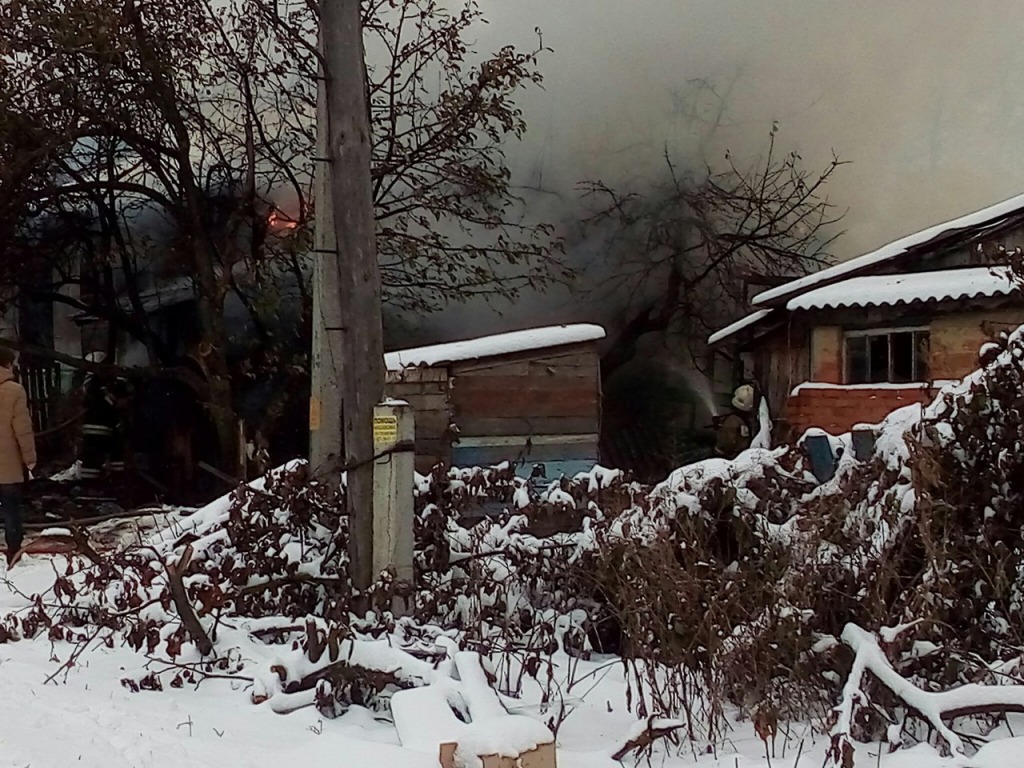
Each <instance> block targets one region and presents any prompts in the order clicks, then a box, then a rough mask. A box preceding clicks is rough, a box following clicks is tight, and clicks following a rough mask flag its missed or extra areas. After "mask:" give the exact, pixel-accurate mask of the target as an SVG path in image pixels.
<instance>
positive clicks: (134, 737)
mask: <svg viewBox="0 0 1024 768" xmlns="http://www.w3.org/2000/svg"><path fill="white" fill-rule="evenodd" d="M64 565H65V563H64V562H63V560H62V559H61V558H59V557H57V558H53V559H52V560H51V559H50V558H44V557H27V558H26V559H25V560H23V561H22V563H21V564H19V565H18V566H17V567H16V568H15V569H14V570H13V571H12V572H11V573H10V574H6V573H4V574H3V576H4V578H3V580H0V613H6V612H8V611H11V610H16V609H19V608H22V607H24V606H25V605H26V603H27V600H28V598H27V596H28V595H30V594H33V593H43V594H45V592H46V591H47V589H48V588H49V586H50V585H51V584H52V582H53V578H54V573H55V571H59V570H61V569H62V567H63V566H64ZM8 577H9V578H8ZM71 650H72V646H71V645H69V644H67V643H63V642H57V643H53V644H51V643H50V642H49V641H47V640H46V639H38V640H34V641H23V642H17V643H10V644H4V645H0V768H15V767H17V768H23V767H24V766H53V767H55V768H59V767H60V766H80V767H81V768H122V767H123V768H129V767H130V768H145V767H149V766H153V767H157V766H173V767H174V768H212V767H216V768H230V767H232V766H253V765H281V764H287V763H288V762H295V761H301V764H302V765H303V766H306V767H307V768H317V767H318V766H325V767H326V766H331V767H332V768H334V767H336V766H340V765H353V766H355V765H373V766H374V768H428V767H429V768H436V766H437V765H438V763H437V760H436V756H435V755H434V754H432V753H431V752H430V751H429V749H427V750H424V748H423V746H422V744H419V745H415V746H416V747H418V748H413V749H409V748H403V747H402V746H400V744H399V740H398V735H397V731H396V729H395V727H394V726H393V725H392V723H391V722H390V721H389V719H388V718H387V717H386V716H384V715H381V714H375V713H371V712H369V711H368V710H364V709H359V708H355V709H352V710H350V711H349V712H348V713H347V714H346V715H344V716H343V717H340V718H338V719H335V720H325V719H323V718H322V717H321V716H320V715H319V714H318V713H317V712H316V710H315V709H312V708H307V709H303V710H299V711H297V712H294V713H292V714H289V715H278V714H275V713H274V712H272V711H271V709H270V707H269V706H267V705H260V706H257V705H253V704H252V703H251V701H250V697H249V693H250V689H249V687H248V686H249V683H247V682H245V681H237V680H236V681H229V680H216V679H211V680H207V681H205V682H203V683H202V684H201V685H200V686H199V687H198V689H196V688H194V687H193V686H185V687H184V688H180V689H171V688H165V690H163V691H161V692H146V691H143V692H140V693H132V692H130V691H129V690H128V689H126V688H124V687H123V686H122V685H121V683H120V680H121V678H123V677H126V676H133V677H135V678H138V677H139V676H140V673H141V672H142V671H143V669H144V668H145V665H146V664H147V660H146V659H145V657H144V656H143V655H141V654H136V653H134V652H133V651H131V650H129V649H125V648H120V647H115V648H105V647H102V646H99V647H96V648H94V649H92V650H91V651H89V652H88V653H86V654H84V655H82V656H81V657H80V659H79V663H78V664H77V665H76V666H74V667H73V668H72V669H70V670H69V671H68V672H67V674H64V672H60V674H59V675H58V676H57V679H55V680H53V681H51V682H47V678H48V677H50V676H51V675H53V674H54V673H55V672H58V670H60V663H61V662H63V661H66V660H67V658H68V655H69V654H70V653H71ZM556 660H557V661H558V664H559V668H560V670H561V672H562V673H563V674H564V675H565V677H566V679H565V683H564V686H563V696H564V700H565V703H566V706H567V707H568V708H569V709H570V710H571V714H570V715H569V717H568V718H567V719H566V720H565V722H564V724H563V726H562V728H561V730H560V732H559V738H558V744H559V766H561V768H613V767H614V766H618V765H620V763H618V762H616V761H614V760H612V758H611V755H612V754H613V753H614V751H615V750H616V749H617V748H618V747H619V746H620V745H621V744H623V743H624V742H625V740H626V739H627V738H628V737H629V736H630V735H631V733H632V734H635V733H636V732H637V723H636V720H635V718H634V717H633V716H632V715H631V714H630V713H629V711H628V710H627V708H626V705H625V687H626V686H625V677H624V670H623V667H622V665H621V664H620V663H618V662H617V660H615V659H612V658H604V659H595V660H593V661H589V662H579V663H576V664H575V666H574V665H573V664H572V663H571V662H570V660H569V659H568V657H564V656H563V657H560V658H558V659H556ZM421 690H429V689H421ZM505 703H506V706H508V707H509V709H510V711H511V712H512V714H514V715H525V716H532V717H534V718H539V719H541V720H546V719H547V717H548V716H550V714H551V711H550V710H548V709H545V708H544V707H543V706H542V705H541V704H540V696H539V689H538V690H537V691H532V692H531V691H529V690H528V691H527V692H526V695H525V696H524V698H523V699H522V700H509V699H506V700H505ZM420 706H421V707H423V708H426V709H429V708H430V706H431V704H430V702H427V701H425V702H423V703H422V704H421V705H420ZM410 714H411V715H412V716H415V714H416V706H415V705H414V706H413V708H412V711H411V713H406V716H409V715H410ZM429 714H430V713H429V712H427V711H424V713H423V719H424V721H425V722H429V721H430V717H428V715H429ZM420 730H422V729H420ZM427 730H429V729H427ZM785 730H786V729H785V728H782V727H780V733H781V732H783V731H785ZM1016 730H1017V732H1018V733H1019V732H1021V731H1022V730H1024V719H1022V720H1021V722H1019V723H1017V724H1016ZM788 732H789V737H788V739H786V738H784V737H783V736H782V735H780V737H779V739H778V741H777V742H776V744H775V748H774V756H771V750H770V749H769V757H767V758H766V756H765V745H764V743H763V742H761V741H760V740H759V739H758V737H757V736H756V735H755V734H754V731H753V728H752V727H751V726H750V724H749V723H740V722H737V723H734V724H733V729H732V731H731V732H730V733H729V734H728V737H727V738H726V739H725V742H724V743H723V744H721V745H719V746H718V747H717V748H716V749H714V750H712V751H711V752H710V753H709V752H707V751H706V748H703V747H698V746H696V745H694V746H693V747H690V746H688V745H687V744H686V743H685V742H684V743H683V746H682V750H681V751H674V752H673V754H671V755H666V754H665V753H664V752H663V751H659V752H658V753H656V754H655V755H654V758H653V761H652V764H653V765H660V766H664V768H681V767H682V766H697V768H765V767H766V766H769V765H770V766H772V767H773V768H799V766H819V765H822V763H823V760H824V752H825V748H826V746H827V745H826V739H825V738H824V737H823V736H822V735H821V734H817V733H815V732H814V731H813V730H812V729H811V728H810V727H808V726H805V725H804V726H801V725H794V726H792V727H790V728H789V729H788ZM425 735H426V734H422V733H421V734H420V738H422V737H423V736H425ZM439 737H440V736H439ZM428 738H429V736H428ZM801 743H802V747H801ZM410 746H413V745H410ZM857 755H858V757H857V762H856V765H858V766H860V765H871V766H875V765H880V766H881V767H882V768H1004V766H1011V765H1024V739H1004V740H1001V741H999V742H996V743H993V744H992V745H990V746H989V747H986V748H985V749H983V750H982V751H981V752H979V753H978V755H976V756H975V757H974V758H973V759H965V758H956V759H952V758H943V757H941V756H939V755H938V754H937V753H936V752H935V751H934V750H933V749H931V748H930V747H927V746H919V747H916V748H915V749H912V750H908V751H904V752H899V753H896V754H894V755H883V756H882V757H881V760H880V762H879V759H878V757H877V755H878V748H877V746H873V745H866V746H864V745H862V746H860V747H859V748H858V753H857ZM625 764H627V765H632V764H633V763H632V760H631V758H627V759H626V761H625Z"/></svg>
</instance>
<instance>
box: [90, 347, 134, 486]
mask: <svg viewBox="0 0 1024 768" xmlns="http://www.w3.org/2000/svg"><path fill="white" fill-rule="evenodd" d="M85 359H86V360H87V361H88V362H90V363H103V362H104V361H105V360H106V355H104V354H103V353H102V352H92V353H90V354H89V355H87V356H86V358H85ZM129 397H130V391H129V387H128V382H127V381H126V380H125V379H123V378H113V379H111V378H110V377H106V376H99V375H95V374H90V375H89V376H88V377H86V380H85V404H84V405H85V415H84V422H83V424H82V468H81V473H80V477H81V479H82V480H96V479H98V478H100V477H101V476H102V475H103V474H104V470H106V471H107V472H109V473H111V474H121V473H123V472H124V469H125V462H124V456H125V423H124V414H125V410H126V404H127V401H128V398H129Z"/></svg>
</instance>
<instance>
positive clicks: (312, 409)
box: [309, 397, 320, 432]
mask: <svg viewBox="0 0 1024 768" xmlns="http://www.w3.org/2000/svg"><path fill="white" fill-rule="evenodd" d="M309 428H310V429H311V430H312V431H313V432H316V431H317V430H318V429H320V400H319V398H316V397H311V398H309Z"/></svg>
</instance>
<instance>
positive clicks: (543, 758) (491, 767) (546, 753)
mask: <svg viewBox="0 0 1024 768" xmlns="http://www.w3.org/2000/svg"><path fill="white" fill-rule="evenodd" d="M458 746H459V745H458V744H456V743H455V742H448V743H446V744H442V745H441V750H440V755H439V757H440V760H441V768H455V750H456V749H458ZM480 759H481V760H482V761H483V764H484V766H483V768H558V761H557V758H556V755H555V744H554V742H551V743H549V744H541V745H540V746H539V747H537V748H536V749H531V750H530V751H529V752H524V753H523V754H521V755H519V757H503V756H501V755H480Z"/></svg>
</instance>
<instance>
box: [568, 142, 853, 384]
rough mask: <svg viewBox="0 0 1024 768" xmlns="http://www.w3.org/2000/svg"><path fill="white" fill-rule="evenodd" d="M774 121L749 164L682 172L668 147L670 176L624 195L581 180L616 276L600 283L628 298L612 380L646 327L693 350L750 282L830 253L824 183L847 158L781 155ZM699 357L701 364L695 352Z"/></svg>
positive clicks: (606, 370) (606, 364) (733, 309)
mask: <svg viewBox="0 0 1024 768" xmlns="http://www.w3.org/2000/svg"><path fill="white" fill-rule="evenodd" d="M775 138H776V129H775V128H774V127H773V129H772V131H771V135H770V140H769V143H768V148H767V152H766V153H765V155H764V156H763V158H762V159H761V160H760V161H759V162H758V163H756V164H754V165H752V166H750V167H747V168H744V167H740V166H738V165H737V164H736V163H735V162H734V159H733V158H732V157H731V156H729V155H727V156H726V158H725V163H726V167H725V169H724V170H715V169H713V168H712V167H710V166H708V167H706V168H705V169H704V172H703V173H702V174H701V175H699V176H698V175H692V174H683V173H681V172H680V170H679V168H678V167H677V165H676V164H675V163H674V162H673V160H672V158H671V157H670V156H669V154H668V152H666V153H665V170H666V175H665V180H664V181H661V182H658V183H655V184H652V185H651V186H650V187H649V188H648V189H645V190H643V191H639V192H638V191H628V192H623V191H620V190H616V189H614V188H613V187H611V186H610V185H608V184H605V183H603V182H600V181H598V182H590V183H587V184H585V185H584V190H585V195H586V197H587V198H588V199H589V200H590V201H591V202H592V203H593V204H594V207H595V209H596V210H595V212H594V213H592V214H591V215H590V216H589V218H588V219H587V221H586V224H587V225H588V227H590V228H592V231H596V232H597V233H599V234H600V235H601V236H603V238H604V239H605V242H606V243H607V257H608V265H607V270H608V273H609V274H610V275H611V277H610V278H608V280H607V281H606V282H605V283H604V284H603V285H602V286H601V287H600V289H599V290H611V291H613V292H614V294H615V295H616V296H618V297H621V296H623V295H625V296H626V297H627V298H628V304H627V308H626V312H625V316H624V317H623V321H622V324H621V326H620V329H619V331H618V333H617V334H616V335H615V336H614V337H613V339H612V343H611V345H610V346H609V349H608V351H607V353H606V354H605V356H604V358H603V359H602V375H603V377H605V378H606V379H607V378H608V377H610V376H611V375H612V374H613V373H615V371H617V370H619V369H620V368H621V367H622V366H623V365H625V364H626V363H628V362H629V361H630V360H632V359H633V357H634V355H635V354H636V351H637V345H638V343H639V342H640V340H641V339H642V338H644V337H645V336H647V335H648V334H666V333H674V334H679V335H680V336H681V337H682V338H683V339H684V340H685V341H687V342H688V343H690V349H691V351H693V352H695V353H696V352H697V351H698V350H701V349H702V348H703V345H704V339H706V338H707V334H708V333H709V332H711V331H712V330H714V329H716V328H718V327H721V325H722V324H724V323H725V322H728V321H729V320H730V319H732V318H734V317H735V316H736V314H737V313H738V312H739V311H741V309H742V308H743V306H744V304H745V303H746V301H747V298H748V297H747V296H746V295H745V292H746V287H747V284H748V282H749V281H751V280H752V279H753V280H754V281H756V280H758V279H765V278H768V279H771V278H773V277H774V278H782V277H793V276H796V275H800V274H805V273H807V272H809V271H812V270H814V269H816V268H818V267H820V266H822V265H823V264H826V263H828V262H829V260H830V256H829V253H828V248H829V246H830V245H831V243H832V242H833V241H834V240H835V238H836V237H837V236H838V233H837V232H835V231H834V228H833V225H834V224H836V223H837V222H838V221H839V220H840V218H841V215H838V214H836V212H835V210H834V208H833V205H832V204H831V203H830V202H829V200H828V197H827V195H826V193H825V186H826V184H827V183H828V181H829V179H830V178H831V177H832V175H833V174H834V173H835V171H836V170H837V169H838V168H839V167H840V166H841V165H842V161H840V160H839V158H838V157H835V156H833V158H832V160H831V161H830V162H829V163H828V164H827V165H826V166H825V168H824V169H822V170H821V171H817V172H812V171H808V170H807V169H805V168H804V166H803V164H802V159H801V157H800V156H799V155H798V154H796V153H789V154H787V155H785V156H784V157H781V158H780V157H779V156H778V154H777V150H776V146H775ZM694 357H695V361H696V359H697V358H696V355H695V356H694Z"/></svg>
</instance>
